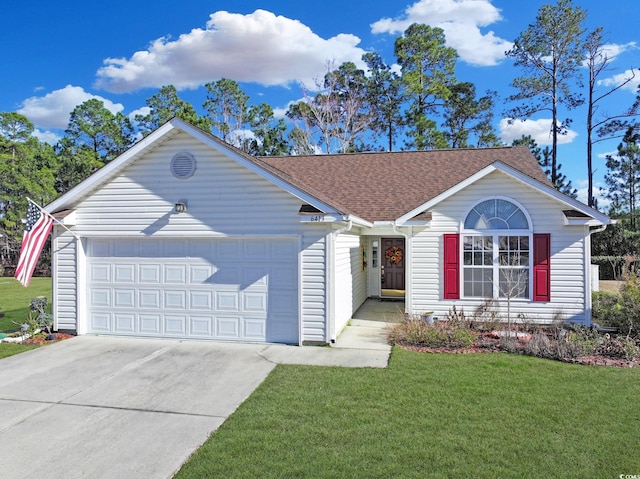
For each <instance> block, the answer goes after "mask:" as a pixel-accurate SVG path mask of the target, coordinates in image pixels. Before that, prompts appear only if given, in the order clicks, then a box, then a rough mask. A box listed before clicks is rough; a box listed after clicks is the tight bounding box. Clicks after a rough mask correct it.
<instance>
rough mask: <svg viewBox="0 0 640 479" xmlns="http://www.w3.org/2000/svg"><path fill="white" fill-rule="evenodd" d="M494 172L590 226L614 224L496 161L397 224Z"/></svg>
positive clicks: (578, 203)
mask: <svg viewBox="0 0 640 479" xmlns="http://www.w3.org/2000/svg"><path fill="white" fill-rule="evenodd" d="M494 171H501V172H502V173H504V174H506V175H508V176H511V177H512V178H513V179H515V180H517V181H519V182H521V183H524V184H526V185H527V186H529V187H530V188H533V189H535V190H537V191H539V192H540V193H542V194H544V195H546V196H549V197H551V198H553V199H555V200H557V201H559V202H560V203H563V204H564V205H566V206H569V207H570V208H572V209H575V210H577V211H579V212H581V213H584V214H586V215H589V216H590V217H591V218H592V219H591V220H590V226H600V225H609V224H612V223H613V222H614V221H613V220H612V219H611V218H609V217H608V216H607V215H605V214H603V213H601V212H599V211H598V210H595V209H593V208H590V207H589V206H587V205H585V204H584V203H581V202H580V201H578V200H576V199H574V198H571V197H570V196H568V195H565V194H564V193H561V192H559V191H558V190H556V189H555V188H553V187H551V186H547V185H545V184H544V183H541V182H539V181H537V180H535V179H533V178H531V177H530V176H528V175H525V174H524V173H522V172H520V171H518V170H516V169H515V168H512V167H510V166H509V165H506V164H505V163H502V162H501V161H495V162H494V163H492V164H491V165H489V166H486V167H485V168H483V169H482V170H479V171H478V172H477V173H475V174H473V175H471V176H470V177H469V178H467V179H466V180H464V181H461V182H460V183H458V184H457V185H455V186H454V187H452V188H449V189H448V190H447V191H445V192H443V193H441V194H439V195H438V196H436V197H435V198H432V199H431V200H429V201H427V202H426V203H424V204H422V205H420V206H418V207H417V208H414V209H413V210H411V211H409V212H408V213H406V214H405V215H403V216H401V217H400V218H398V219H397V220H396V221H397V223H405V222H407V221H409V220H410V219H411V218H413V217H414V216H416V215H417V214H419V213H422V212H423V211H427V210H429V209H430V208H432V207H433V206H435V205H437V204H438V203H440V202H441V201H443V200H445V199H447V198H449V197H451V196H452V195H454V194H455V193H457V192H459V191H460V190H462V189H464V188H466V187H467V186H469V185H472V184H473V183H475V182H476V181H478V180H480V179H481V178H484V177H485V176H487V175H488V174H489V173H492V172H494Z"/></svg>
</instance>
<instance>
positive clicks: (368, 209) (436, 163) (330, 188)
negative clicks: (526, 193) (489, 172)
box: [255, 147, 550, 222]
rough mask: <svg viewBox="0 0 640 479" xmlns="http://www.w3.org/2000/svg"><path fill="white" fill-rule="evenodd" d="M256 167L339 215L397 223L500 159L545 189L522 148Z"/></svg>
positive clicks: (279, 161) (267, 160) (264, 160)
mask: <svg viewBox="0 0 640 479" xmlns="http://www.w3.org/2000/svg"><path fill="white" fill-rule="evenodd" d="M255 161H256V163H258V164H261V165H262V166H263V167H265V168H266V169H268V170H269V171H271V172H272V173H273V174H275V175H277V176H279V177H280V178H282V179H283V180H285V181H287V182H289V183H291V184H292V185H294V186H296V187H298V188H300V189H302V190H304V191H307V192H308V193H310V194H312V195H314V196H315V197H317V198H318V199H319V200H321V201H323V202H325V203H328V204H330V205H333V206H335V207H336V208H338V210H339V211H341V212H343V213H350V214H353V215H356V216H358V217H360V218H362V219H365V220H367V221H371V222H373V221H392V220H395V219H397V218H399V217H401V216H402V215H404V214H406V213H407V212H409V211H411V210H413V209H414V208H416V207H418V206H420V205H421V204H423V203H425V202H427V201H428V200H430V199H432V198H435V197H436V196H438V195H439V194H441V193H444V192H445V191H447V190H448V189H450V188H452V187H453V186H455V185H457V184H458V183H460V182H462V181H464V180H466V179H467V178H469V177H470V176H472V175H474V174H475V173H477V172H478V171H480V170H482V169H483V168H485V167H487V166H489V165H491V164H492V163H494V162H496V161H500V162H502V163H504V164H506V165H508V166H510V167H512V168H514V169H516V170H518V171H520V172H521V173H523V174H525V175H527V176H529V177H531V178H532V179H534V180H537V181H539V182H541V183H543V184H545V185H547V186H549V185H550V182H549V180H548V179H547V177H546V175H545V174H544V172H543V171H542V169H541V168H540V166H539V165H538V162H537V161H536V159H535V158H534V157H533V155H532V154H531V152H530V151H529V149H528V148H526V147H500V148H474V149H471V148H470V149H448V150H429V151H401V152H391V153H389V152H368V153H348V154H339V155H313V156H282V157H261V158H259V159H256V160H255Z"/></svg>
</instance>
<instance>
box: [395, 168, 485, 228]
mask: <svg viewBox="0 0 640 479" xmlns="http://www.w3.org/2000/svg"><path fill="white" fill-rule="evenodd" d="M496 163H498V162H496ZM496 163H493V164H491V165H489V166H486V167H485V168H483V169H481V170H480V171H478V172H476V173H474V174H473V175H471V176H470V177H469V178H467V179H466V180H464V181H461V182H460V183H458V184H457V185H455V186H453V187H451V188H449V189H448V190H447V191H444V192H442V193H440V194H439V195H438V196H436V197H435V198H431V199H430V200H429V201H427V202H426V203H423V204H422V205H420V206H418V207H417V208H414V209H412V210H411V211H409V212H408V213H405V214H404V215H402V216H401V217H400V218H398V219H397V220H396V221H395V222H396V223H397V224H403V223H407V222H408V221H410V220H411V218H413V217H414V216H416V215H418V214H420V213H422V212H423V211H427V210H429V209H430V208H432V207H433V206H434V205H437V204H438V203H440V202H441V201H443V200H446V199H447V198H449V197H451V196H453V195H455V194H456V193H458V192H459V191H460V190H463V189H464V188H466V187H467V186H469V185H472V184H473V183H475V182H476V181H478V180H479V179H480V178H484V177H485V176H487V175H488V174H489V173H491V172H493V171H495V170H496V169H497V168H496V166H495V165H496Z"/></svg>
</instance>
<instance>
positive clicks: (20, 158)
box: [0, 0, 640, 266]
mask: <svg viewBox="0 0 640 479" xmlns="http://www.w3.org/2000/svg"><path fill="white" fill-rule="evenodd" d="M586 18H587V12H586V10H584V9H582V8H581V7H579V6H576V5H574V4H573V3H572V1H571V0H558V1H557V2H556V3H555V4H547V5H544V6H542V7H541V8H540V9H539V11H538V14H537V16H536V19H535V21H534V22H533V23H531V24H530V25H529V26H528V27H527V28H526V29H525V30H524V31H523V32H521V33H520V35H519V36H518V37H517V38H516V39H515V41H514V43H513V47H512V49H511V50H509V51H508V52H506V56H507V57H509V58H511V59H512V60H513V64H514V66H515V67H516V68H517V69H518V71H519V73H520V76H516V77H515V78H514V79H513V80H512V81H511V83H510V86H511V87H512V88H513V91H514V93H513V94H512V95H511V96H509V97H508V98H506V99H504V100H505V103H506V105H507V106H508V108H506V109H505V110H504V111H503V112H501V114H502V116H504V117H506V118H509V119H510V121H515V120H523V119H527V118H531V117H534V116H535V115H539V114H541V113H543V114H548V115H550V116H551V118H552V122H551V125H552V126H551V130H550V134H551V137H552V144H551V146H549V147H545V148H540V147H539V146H538V145H537V144H536V142H535V141H534V140H533V138H531V137H530V136H523V137H522V138H519V139H517V140H515V141H514V142H513V144H514V145H524V146H527V147H529V148H530V150H531V151H532V153H533V154H534V156H536V158H537V159H538V162H539V163H540V165H541V166H542V168H543V169H544V170H545V172H546V173H547V175H548V177H549V179H550V181H551V182H552V184H553V185H554V186H555V187H556V188H558V189H559V190H560V191H562V192H564V193H566V194H569V195H571V196H574V197H575V195H576V190H575V189H574V188H573V186H572V184H571V181H570V180H569V179H567V178H566V176H565V175H563V174H562V172H561V167H562V165H561V163H560V161H559V158H558V149H557V145H558V142H559V139H560V137H561V136H562V135H564V134H566V133H567V132H568V130H569V128H570V125H571V122H572V120H573V119H572V118H570V117H567V118H563V115H564V114H567V115H568V114H569V113H570V112H571V111H573V110H575V108H577V107H578V106H580V105H585V106H586V107H587V108H586V112H587V113H586V118H580V119H579V121H582V122H584V123H585V124H586V126H587V142H586V148H585V150H586V154H585V161H586V164H587V173H588V180H589V187H588V199H587V202H588V204H589V206H593V207H597V202H596V198H595V193H594V191H593V188H594V186H593V162H592V152H593V147H594V145H595V144H596V143H598V142H601V141H605V140H609V139H612V138H621V139H622V141H621V143H620V147H619V149H618V155H615V156H610V157H609V158H608V159H607V168H608V173H607V175H606V176H605V181H606V188H605V190H604V191H603V192H602V193H603V195H604V196H605V197H606V198H608V199H609V200H610V201H611V202H612V207H611V213H612V214H614V215H616V216H621V217H623V218H624V222H623V224H624V228H626V229H629V230H630V231H638V229H639V225H638V223H639V222H638V220H637V215H638V208H639V205H638V197H639V196H638V195H639V193H640V156H639V152H638V148H639V146H638V145H640V137H639V134H638V131H639V128H638V123H637V121H636V117H637V116H638V114H639V113H640V99H639V98H636V99H635V101H634V102H632V103H631V104H630V105H629V106H628V108H626V109H623V110H622V111H618V112H611V111H609V110H606V111H607V113H603V112H604V111H605V107H606V106H607V101H608V100H609V99H610V97H611V95H612V94H613V93H615V92H616V91H617V90H619V89H620V88H623V87H624V86H625V85H627V84H628V83H629V82H631V81H632V80H633V77H634V73H633V70H632V73H631V74H630V75H629V76H628V77H627V78H626V79H625V80H624V81H623V82H621V83H619V84H618V85H616V86H613V87H611V88H609V89H607V90H604V91H603V90H602V89H599V88H598V80H599V79H600V76H601V75H603V74H604V72H606V71H607V68H608V66H609V64H610V62H611V60H612V58H611V57H610V56H609V55H608V53H607V48H606V38H605V36H604V34H603V29H602V27H599V28H596V29H594V30H593V31H587V30H586V29H585V28H584V23H585V20H586ZM394 57H395V62H394V64H387V63H385V61H384V60H383V58H382V57H381V55H380V54H379V53H377V52H368V53H366V54H365V55H364V56H363V57H362V61H363V63H364V64H365V65H366V71H365V70H364V69H360V68H358V67H357V66H356V65H355V64H354V63H352V62H345V63H343V64H341V65H338V66H335V65H333V64H331V63H328V64H327V69H326V74H325V75H324V77H323V78H321V79H319V80H318V81H316V84H315V85H313V87H311V88H304V87H303V88H302V96H303V99H302V100H301V101H298V102H296V103H294V104H291V105H289V106H288V109H287V111H286V115H285V116H286V119H285V118H276V116H275V114H274V110H273V107H272V106H271V105H269V104H268V103H260V104H252V103H251V102H250V98H249V96H248V95H247V94H246V93H245V92H244V91H242V89H241V88H240V86H239V84H238V83H237V82H236V81H234V80H231V79H227V78H222V79H219V80H216V81H211V82H209V83H207V84H205V90H206V98H205V99H204V102H203V103H202V108H201V109H200V110H197V109H196V108H195V107H194V106H193V105H192V104H190V103H189V102H187V101H185V100H183V99H182V98H180V96H179V95H178V91H177V89H176V88H175V87H174V86H173V85H166V86H163V87H162V88H160V89H159V90H158V91H157V92H156V93H155V94H154V95H152V96H151V97H149V98H148V99H147V100H146V106H147V110H146V111H148V113H146V114H140V115H136V116H135V118H133V119H130V118H128V117H127V116H125V115H123V114H122V113H115V114H114V113H112V112H111V111H109V110H108V109H107V108H106V107H105V106H104V104H103V103H102V102H101V101H100V100H98V99H90V100H88V101H85V102H84V103H82V104H80V105H78V106H76V107H75V108H74V110H73V111H72V112H71V115H70V118H69V123H68V126H67V129H66V130H65V134H64V136H63V137H62V139H61V140H60V141H59V142H58V143H57V144H55V145H49V144H47V143H43V142H40V141H38V140H37V139H36V138H35V137H34V136H33V133H34V125H33V124H32V123H31V122H30V121H29V120H28V119H27V118H26V117H24V116H23V115H20V114H19V113H17V112H4V113H0V178H2V182H1V185H0V235H2V237H0V264H2V265H5V266H10V265H14V264H15V263H16V261H17V254H18V250H19V246H20V239H21V236H22V224H21V221H20V218H22V217H23V216H24V214H25V212H26V208H27V204H26V202H27V200H26V198H27V197H31V198H32V199H34V200H35V201H38V202H40V203H43V204H46V203H48V202H50V201H52V200H53V199H55V198H56V197H57V196H58V195H60V194H63V193H65V192H66V191H68V190H69V189H70V188H72V187H73V186H75V185H76V184H78V183H79V182H80V181H82V180H83V179H85V178H87V177H88V176H89V175H90V174H92V173H93V172H95V171H97V170H98V169H99V168H101V167H102V166H104V165H105V164H106V163H108V162H110V161H111V160H113V159H114V158H115V157H117V156H118V155H119V154H121V153H122V152H124V151H125V150H127V149H128V148H129V147H130V146H132V145H133V144H134V143H135V142H136V141H137V140H139V139H140V138H142V137H144V136H146V135H148V134H150V133H151V132H152V131H154V130H155V129H156V128H158V127H159V126H160V125H162V124H164V123H165V122H166V121H168V120H170V119H171V118H173V117H178V118H182V119H184V120H186V121H188V122H190V123H193V124H194V125H196V126H198V127H200V128H202V129H203V130H206V131H209V132H211V133H213V134H215V135H216V136H218V137H220V138H221V139H223V140H224V141H227V142H229V143H230V144H232V145H234V146H236V147H238V148H240V149H242V150H243V151H245V152H247V153H249V154H251V155H256V156H272V155H276V156H277V155H305V154H320V153H326V154H329V153H345V152H358V151H394V150H398V149H413V150H426V149H436V148H473V147H490V146H501V145H502V142H501V141H500V139H499V137H498V135H497V133H496V131H495V128H494V118H495V115H496V110H497V109H498V107H499V105H498V95H497V93H496V92H495V91H485V92H478V91H477V89H476V86H475V85H474V84H473V83H472V82H469V81H461V80H458V78H457V77H456V73H455V72H456V62H457V60H458V54H457V52H456V51H455V49H453V48H451V47H448V46H447V45H446V38H445V34H444V31H443V30H442V29H440V28H434V27H431V26H429V25H424V24H413V25H411V26H409V27H408V28H407V29H406V30H405V32H404V33H403V34H402V35H400V36H399V37H398V38H397V39H396V41H395V45H394ZM585 67H586V68H585ZM581 70H585V71H587V72H588V73H587V76H588V82H586V83H585V82H584V81H583V78H582V76H583V75H582V74H581ZM198 111H201V112H202V113H199V112H198ZM634 254H637V251H636V252H635V253H634Z"/></svg>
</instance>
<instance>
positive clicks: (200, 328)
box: [189, 315, 213, 338]
mask: <svg viewBox="0 0 640 479" xmlns="http://www.w3.org/2000/svg"><path fill="white" fill-rule="evenodd" d="M189 332H190V335H191V336H197V337H201V338H210V337H212V336H213V316H198V315H191V316H190V317H189Z"/></svg>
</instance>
